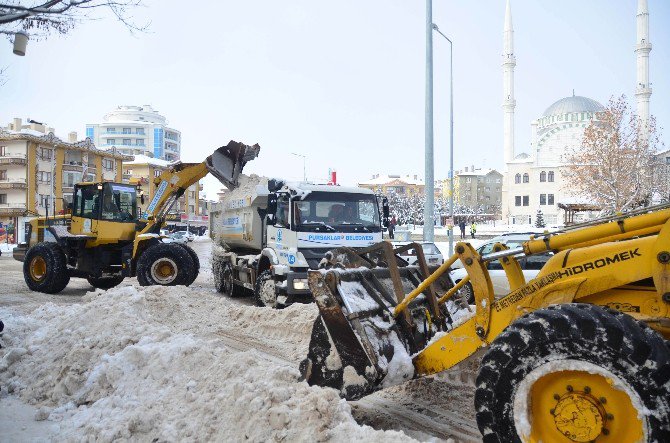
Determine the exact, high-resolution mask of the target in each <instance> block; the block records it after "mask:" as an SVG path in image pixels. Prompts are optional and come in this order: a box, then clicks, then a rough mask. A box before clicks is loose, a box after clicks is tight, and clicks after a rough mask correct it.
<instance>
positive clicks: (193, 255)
mask: <svg viewBox="0 0 670 443" xmlns="http://www.w3.org/2000/svg"><path fill="white" fill-rule="evenodd" d="M175 244H177V245H179V246H181V247H182V248H184V249H186V252H188V255H190V256H191V260H193V266H194V269H195V272H193V275H192V276H191V278H190V280H191V281H189V282H188V283H186V286H191V285H192V284H193V282H194V281H195V279H196V278H198V274H199V273H200V258H198V254H196V253H195V251H194V250H193V248H192V247H190V246H189V245H187V244H185V243H175Z"/></svg>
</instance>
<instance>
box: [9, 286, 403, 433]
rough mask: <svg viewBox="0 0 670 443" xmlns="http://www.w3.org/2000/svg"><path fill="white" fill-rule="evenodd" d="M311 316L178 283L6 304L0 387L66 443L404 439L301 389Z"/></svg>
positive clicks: (326, 393)
mask: <svg viewBox="0 0 670 443" xmlns="http://www.w3.org/2000/svg"><path fill="white" fill-rule="evenodd" d="M315 315H316V309H315V307H314V306H313V305H294V306H291V307H289V308H287V309H283V310H270V309H265V308H256V307H253V306H245V305H240V304H233V303H231V302H229V301H226V299H223V298H221V297H218V296H214V295H211V294H209V293H206V292H204V291H198V290H196V289H192V288H184V287H175V288H163V287H150V288H139V287H136V286H125V287H119V288H116V289H113V290H110V291H107V292H105V291H95V292H89V293H88V294H86V295H85V296H84V297H83V300H82V303H79V304H72V305H56V304H53V303H47V304H44V305H42V306H40V307H38V308H37V309H35V310H34V311H32V312H31V313H29V314H25V313H21V312H20V311H18V310H15V309H14V308H12V307H11V306H10V307H2V308H0V318H2V319H3V321H4V322H5V332H4V336H3V338H2V341H3V348H2V349H0V357H2V360H1V361H0V384H1V387H2V391H3V392H10V393H13V394H14V395H17V396H19V397H20V398H21V399H22V400H24V401H25V402H28V403H30V404H32V405H35V407H36V408H38V409H37V415H36V418H38V419H42V420H44V419H46V420H48V423H50V426H51V425H53V426H55V427H56V428H57V430H55V431H54V434H53V435H52V437H54V438H55V436H56V435H57V439H58V440H63V441H82V440H96V441H112V440H117V439H122V440H127V439H130V440H139V441H150V440H159V441H207V440H215V441H223V440H227V441H230V440H235V441H237V440H251V441H268V440H275V441H277V440H286V441H323V440H334V441H350V440H365V441H409V440H411V439H410V438H409V437H407V436H406V435H405V434H403V433H402V432H397V431H377V430H374V429H372V428H370V427H368V426H361V425H358V424H357V423H356V421H355V420H354V419H353V418H352V415H351V408H350V406H349V405H348V404H347V403H346V402H345V401H344V400H341V399H340V398H339V397H338V394H337V392H336V391H335V390H332V389H328V388H319V387H310V386H308V385H307V384H306V383H305V382H300V381H298V379H299V373H298V370H297V366H298V362H299V361H300V359H302V358H303V357H304V356H305V355H306V350H307V342H308V340H309V331H310V330H311V325H312V321H313V319H314V317H315ZM3 401H4V400H3Z"/></svg>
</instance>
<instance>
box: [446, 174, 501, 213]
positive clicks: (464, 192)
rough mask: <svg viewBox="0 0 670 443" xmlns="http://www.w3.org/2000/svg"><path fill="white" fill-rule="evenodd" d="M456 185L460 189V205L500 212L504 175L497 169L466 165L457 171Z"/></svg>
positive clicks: (458, 197)
mask: <svg viewBox="0 0 670 443" xmlns="http://www.w3.org/2000/svg"><path fill="white" fill-rule="evenodd" d="M455 175H456V181H455V182H454V184H456V183H458V184H457V185H456V186H454V188H455V189H458V191H454V193H455V194H456V195H457V199H456V200H457V201H458V203H459V204H460V205H463V206H468V207H470V208H473V209H474V208H477V209H482V210H484V211H485V212H486V213H490V214H499V213H500V206H501V204H502V179H503V175H502V174H501V173H500V172H498V171H496V170H495V169H475V167H474V166H472V167H470V168H469V167H466V168H465V170H463V171H457V172H456V173H455Z"/></svg>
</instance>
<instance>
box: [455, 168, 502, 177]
mask: <svg viewBox="0 0 670 443" xmlns="http://www.w3.org/2000/svg"><path fill="white" fill-rule="evenodd" d="M491 172H498V171H496V170H495V169H491V168H487V169H475V170H474V171H460V172H458V173H456V175H457V176H460V175H476V176H485V175H489V174H490V173H491ZM498 173H499V172H498ZM499 174H500V173H499Z"/></svg>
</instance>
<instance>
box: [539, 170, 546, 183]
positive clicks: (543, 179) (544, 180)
mask: <svg viewBox="0 0 670 443" xmlns="http://www.w3.org/2000/svg"><path fill="white" fill-rule="evenodd" d="M546 181H547V173H546V172H545V171H542V172H540V182H546Z"/></svg>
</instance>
